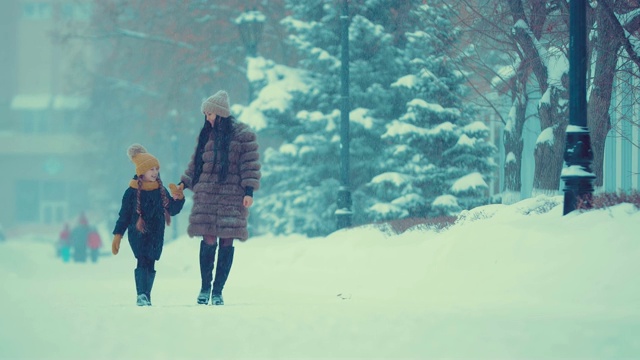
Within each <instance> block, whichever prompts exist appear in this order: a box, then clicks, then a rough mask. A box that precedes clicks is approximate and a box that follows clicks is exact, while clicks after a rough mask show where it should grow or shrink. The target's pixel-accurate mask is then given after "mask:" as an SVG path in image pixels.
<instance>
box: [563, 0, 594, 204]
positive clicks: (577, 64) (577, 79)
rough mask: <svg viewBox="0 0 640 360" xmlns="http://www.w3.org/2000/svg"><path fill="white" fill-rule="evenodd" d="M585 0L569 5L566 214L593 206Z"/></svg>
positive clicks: (565, 158)
mask: <svg viewBox="0 0 640 360" xmlns="http://www.w3.org/2000/svg"><path fill="white" fill-rule="evenodd" d="M585 7H586V4H585V0H571V2H570V4H569V126H568V127H567V135H566V136H567V140H566V146H565V153H564V160H565V162H566V164H567V167H565V168H564V169H562V175H561V176H560V177H561V178H562V179H563V180H564V182H565V187H564V189H563V190H564V209H563V214H564V215H566V214H568V213H570V212H572V211H573V210H575V209H576V206H577V205H578V202H581V206H582V207H584V208H590V207H591V206H592V198H593V180H594V179H595V178H596V176H595V175H594V174H593V173H592V172H591V162H592V161H593V152H592V151H591V138H590V136H589V129H588V128H587V87H586V80H587V50H586V48H587V46H586V44H587V37H586V33H587V30H586V8H585Z"/></svg>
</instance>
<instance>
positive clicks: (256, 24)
mask: <svg viewBox="0 0 640 360" xmlns="http://www.w3.org/2000/svg"><path fill="white" fill-rule="evenodd" d="M265 19H266V18H265V16H264V14H262V13H261V12H260V11H257V10H255V9H254V10H251V11H245V12H243V13H242V14H240V16H238V17H237V18H236V19H235V21H234V22H235V24H236V25H238V30H239V31H240V38H241V39H242V43H243V44H244V47H245V49H246V51H247V58H246V62H247V75H248V72H249V67H248V65H249V58H250V57H256V56H257V55H258V43H259V42H260V38H261V37H262V29H263V28H264V22H265ZM248 81H249V102H251V101H252V100H253V89H252V86H251V79H250V78H249V79H248Z"/></svg>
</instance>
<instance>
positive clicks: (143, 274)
mask: <svg viewBox="0 0 640 360" xmlns="http://www.w3.org/2000/svg"><path fill="white" fill-rule="evenodd" d="M133 275H134V277H135V279H136V293H137V294H138V297H137V299H136V305H138V306H148V305H151V304H150V303H149V298H148V297H147V294H146V292H147V270H146V269H140V268H136V269H135V270H134V271H133Z"/></svg>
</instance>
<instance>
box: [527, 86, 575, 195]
mask: <svg viewBox="0 0 640 360" xmlns="http://www.w3.org/2000/svg"><path fill="white" fill-rule="evenodd" d="M548 91H549V92H550V95H549V98H550V99H549V102H548V103H543V104H541V105H540V111H539V114H540V128H541V129H542V133H540V136H539V137H538V141H537V142H536V146H535V150H534V159H535V171H534V177H533V191H532V194H531V195H532V196H537V195H550V196H553V195H557V194H558V192H559V190H560V174H561V173H562V167H563V164H564V161H563V158H564V146H565V140H566V139H565V136H566V135H565V132H566V129H567V125H568V123H569V119H568V116H567V111H566V107H562V106H560V104H559V100H560V97H561V94H562V93H564V92H562V91H560V89H558V88H556V87H553V86H552V87H549V89H548Z"/></svg>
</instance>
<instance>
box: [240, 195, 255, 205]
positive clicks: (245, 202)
mask: <svg viewBox="0 0 640 360" xmlns="http://www.w3.org/2000/svg"><path fill="white" fill-rule="evenodd" d="M242 205H244V207H246V208H249V207H251V205H253V197H251V196H249V195H245V197H244V199H242Z"/></svg>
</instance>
